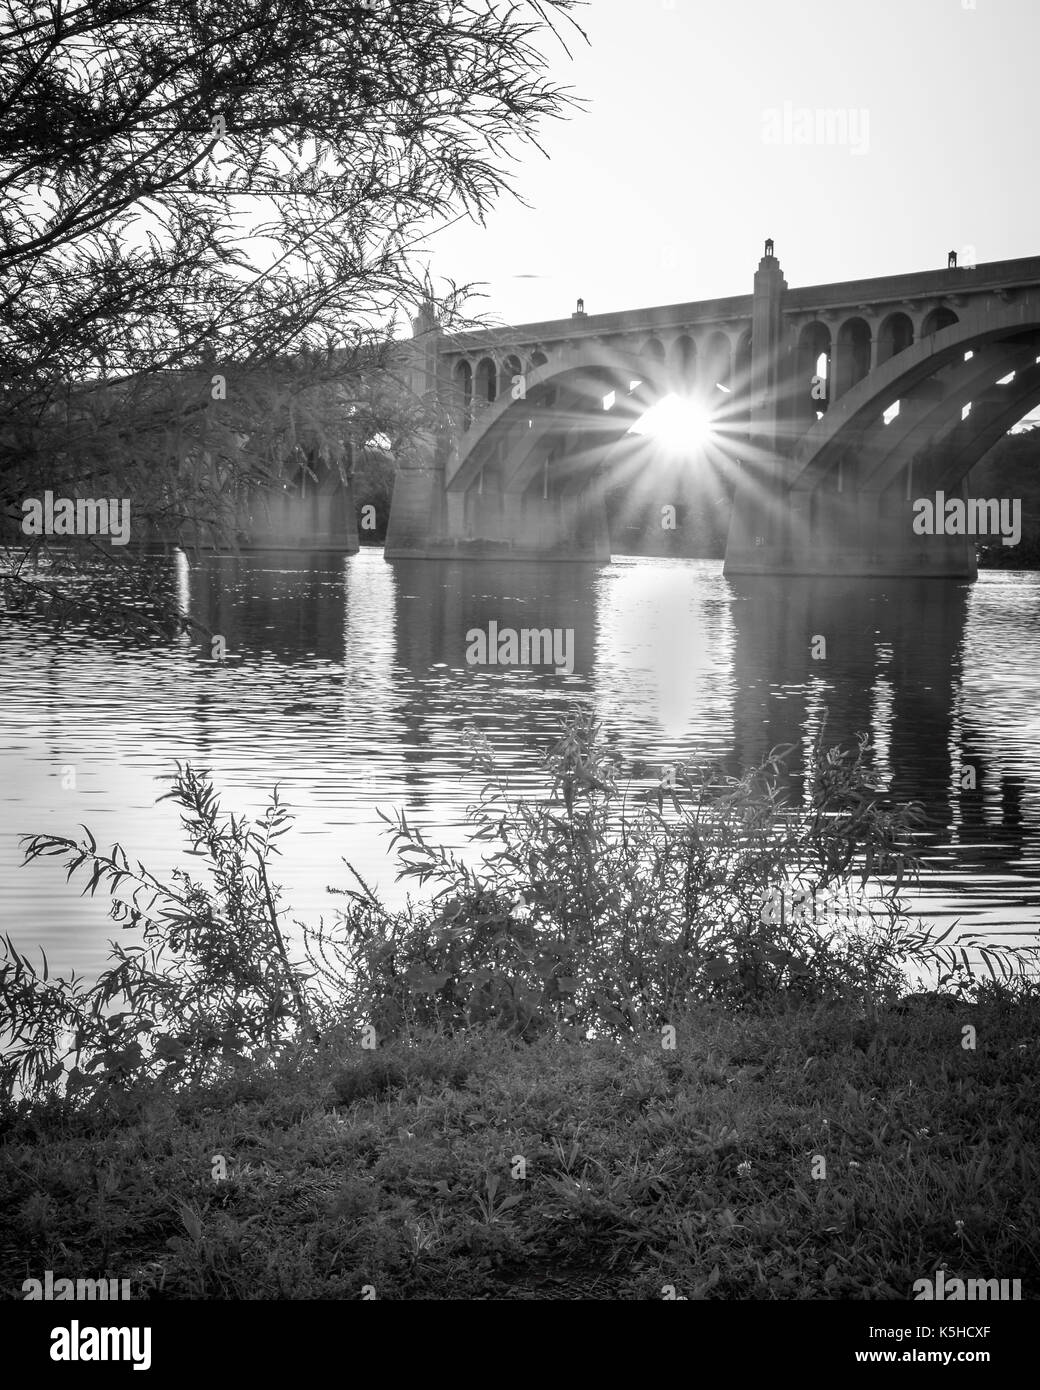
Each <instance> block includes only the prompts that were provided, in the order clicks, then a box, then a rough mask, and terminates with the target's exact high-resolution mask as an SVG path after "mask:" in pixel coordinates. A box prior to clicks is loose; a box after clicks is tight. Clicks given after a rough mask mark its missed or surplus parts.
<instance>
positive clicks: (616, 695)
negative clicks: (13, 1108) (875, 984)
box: [0, 549, 1040, 978]
mask: <svg viewBox="0 0 1040 1390" xmlns="http://www.w3.org/2000/svg"><path fill="white" fill-rule="evenodd" d="M141 563H147V564H150V565H159V566H164V567H167V568H168V579H169V584H170V586H171V589H172V590H174V591H176V592H177V593H178V595H179V598H180V600H181V602H182V603H183V604H185V605H187V607H188V608H189V610H190V611H191V613H192V614H193V616H195V617H196V618H198V619H199V620H200V621H201V622H203V623H205V624H206V625H207V626H208V627H210V628H211V629H212V630H213V631H214V632H216V633H219V634H220V635H221V636H223V638H224V639H225V642H226V644H227V656H226V658H225V659H224V660H223V661H214V660H212V659H211V658H210V655H209V651H210V649H209V647H202V646H200V645H199V643H198V641H197V640H196V641H195V642H194V643H192V641H191V639H189V638H188V637H187V636H185V637H183V638H181V639H180V640H179V641H177V642H174V643H172V644H171V643H163V644H155V643H153V644H150V645H149V644H141V643H137V642H130V641H127V640H126V639H123V638H119V637H117V636H114V635H110V636H109V635H101V636H87V635H85V634H84V633H82V632H78V631H76V630H75V629H72V628H66V629H65V630H64V631H61V632H59V631H56V630H53V629H51V628H49V627H48V626H47V625H46V624H45V623H40V622H39V621H35V622H32V623H29V622H28V621H24V620H21V619H17V618H16V619H12V618H11V617H10V616H8V617H7V619H6V620H5V621H3V622H2V623H0V788H2V791H0V922H2V923H3V928H4V930H6V931H9V932H11V933H12V934H13V936H14V938H15V940H16V942H17V943H18V944H19V945H20V946H21V947H24V948H30V947H35V946H43V947H44V948H45V950H46V952H47V957H48V960H49V963H50V966H51V969H52V970H55V969H57V970H59V971H68V970H69V969H71V968H75V969H76V970H77V971H79V972H81V973H82V974H84V975H85V976H87V977H88V978H92V977H93V976H94V975H96V973H97V971H98V969H99V968H100V966H101V964H102V962H103V959H104V956H105V943H106V941H107V939H108V938H109V937H110V936H112V935H114V934H115V933H116V930H117V929H116V928H115V926H114V925H113V924H112V923H111V922H110V921H109V919H108V917H107V911H106V907H107V904H106V902H104V901H102V899H101V898H100V897H99V898H98V900H97V901H93V902H92V901H91V900H90V899H83V898H81V897H79V896H78V890H77V887H76V886H75V883H74V884H73V886H69V885H67V884H66V882H65V876H64V871H63V870H61V869H60V868H59V867H58V865H57V864H56V863H48V862H38V863H36V864H33V865H30V866H28V867H21V866H20V865H21V858H22V855H21V851H20V849H19V845H18V838H19V836H20V835H22V834H25V833H35V832H41V831H44V832H52V833H60V834H69V835H72V834H75V833H77V825H78V824H79V823H81V822H82V823H84V824H86V825H88V826H89V827H90V829H91V830H92V831H93V832H94V833H95V835H96V836H97V838H98V839H99V840H100V841H102V842H103V843H105V844H106V845H107V844H109V843H111V842H112V841H118V842H120V843H121V844H122V845H123V846H124V847H125V848H126V849H127V851H128V853H129V854H130V856H131V858H132V859H138V858H139V859H141V860H142V861H143V862H144V864H145V865H146V866H147V867H148V868H150V869H152V870H153V871H154V872H156V873H157V874H158V875H159V876H160V877H162V876H164V875H165V873H166V872H167V870H168V869H169V868H170V867H171V866H172V865H173V864H174V863H179V862H183V857H182V855H181V852H180V851H181V840H180V836H179V833H178V826H177V817H176V813H175V811H174V810H173V809H171V807H170V804H169V803H168V802H163V803H162V804H161V805H158V806H157V805H155V804H154V803H155V798H156V797H157V796H159V795H160V794H161V792H162V791H163V790H164V789H165V788H164V786H163V785H162V782H161V781H160V780H157V779H161V778H162V777H164V776H165V775H167V774H168V773H169V772H170V771H171V770H172V767H173V764H174V762H175V760H177V759H180V760H181V761H182V762H183V761H191V762H194V763H196V764H199V765H202V766H205V767H208V768H210V769H211V770H212V772H213V774H214V776H215V778H216V781H217V785H218V787H219V788H220V790H221V792H222V794H223V796H224V798H225V801H226V804H227V806H228V808H229V809H233V810H235V811H236V812H237V811H246V812H255V811H258V810H259V809H260V808H261V806H262V805H263V802H264V797H265V793H266V791H267V789H268V788H269V787H270V786H271V785H272V784H273V783H274V782H276V781H277V782H278V783H279V784H280V789H281V795H282V797H283V799H284V800H285V801H287V802H288V803H289V804H290V806H291V807H292V808H293V809H294V811H295V812H296V815H297V820H296V824H295V828H294V831H293V833H292V834H291V835H289V836H288V837H287V838H286V839H285V840H283V841H282V845H283V857H282V860H281V862H279V863H278V865H277V871H276V874H275V877H276V878H277V879H278V880H279V881H280V882H281V883H282V884H283V885H284V887H285V901H286V903H288V904H290V905H291V907H292V909H293V911H294V914H295V915H296V916H298V917H305V918H308V919H310V920H314V919H316V918H317V916H318V915H319V914H321V913H323V912H324V913H328V912H330V910H331V909H332V907H334V906H335V901H336V900H335V899H333V898H330V897H329V895H328V894H327V892H326V887H327V885H329V884H332V885H334V886H340V887H342V886H345V885H346V884H347V883H348V881H349V877H348V875H347V872H346V870H345V869H344V868H343V866H342V864H341V862H340V860H341V858H342V857H346V858H348V859H350V860H351V861H352V862H353V863H354V864H356V865H357V867H358V869H359V870H360V871H361V873H362V874H364V875H365V877H366V878H367V879H368V880H369V881H370V882H371V883H372V884H373V885H375V886H377V887H378V888H379V890H380V891H381V892H382V894H383V895H384V896H385V897H386V898H387V899H388V900H390V901H392V902H398V903H399V902H401V901H403V897H404V887H403V886H402V885H400V884H397V883H395V880H394V864H393V861H392V860H391V859H390V858H389V857H388V853H387V835H386V833H385V827H384V826H383V824H382V822H381V821H380V820H379V818H378V816H377V810H378V809H380V808H382V809H383V810H385V811H392V810H394V809H396V808H401V809H404V810H405V811H406V812H407V814H408V818H409V820H410V821H413V822H414V823H416V824H418V825H420V826H421V827H422V828H423V830H424V832H425V833H426V834H427V836H428V837H429V838H434V839H440V840H442V841H443V842H445V843H449V844H452V845H455V846H458V845H461V844H462V843H463V842H464V829H463V827H464V812H465V807H466V805H467V804H468V803H469V802H470V801H472V800H473V799H474V797H475V795H476V793H477V791H478V790H479V781H478V779H477V778H476V777H475V776H474V775H473V774H470V773H468V772H467V754H466V750H465V747H464V744H463V740H462V737H461V735H462V731H463V728H464V726H465V725H467V724H469V723H472V724H475V725H477V726H479V727H480V728H481V729H483V730H484V732H485V733H486V734H487V735H488V737H489V739H490V740H491V743H492V745H493V746H494V748H495V749H496V752H497V753H498V754H499V755H500V759H501V763H502V766H503V767H504V768H505V770H506V771H507V772H508V773H509V775H510V778H511V780H512V781H513V784H514V786H516V787H517V788H523V787H534V786H535V785H536V783H537V766H536V757H535V750H537V749H539V748H542V747H544V746H545V745H546V744H547V742H548V741H549V739H550V738H551V737H552V735H553V733H554V732H555V730H556V728H557V726H558V721H559V718H560V716H561V715H562V714H563V712H564V711H565V710H566V709H567V707H568V706H569V705H570V703H571V702H572V701H573V700H574V699H575V698H576V697H581V698H584V699H586V700H589V701H591V702H592V704H593V706H594V707H595V709H596V710H597V712H598V713H599V714H600V716H601V717H602V718H603V720H604V721H605V723H606V725H607V728H608V730H609V731H610V732H611V733H612V734H614V735H616V736H617V740H618V745H619V747H620V748H621V750H622V751H623V752H624V753H625V754H627V755H630V756H632V757H636V758H642V759H645V760H646V761H647V762H648V763H650V764H652V765H653V766H655V767H661V766H664V765H666V764H668V763H671V762H676V761H678V760H680V759H689V758H713V759H719V760H722V761H723V762H724V763H725V764H726V765H727V766H728V767H729V768H730V769H732V770H737V769H738V768H739V767H741V766H746V765H747V764H749V763H750V762H751V761H754V760H757V759H759V758H761V757H762V756H763V755H764V754H765V753H766V752H768V750H769V749H770V748H771V747H773V746H775V745H777V744H784V743H791V744H796V745H799V746H801V747H804V746H805V745H806V744H808V743H811V741H812V739H813V737H814V735H815V732H816V730H817V729H818V728H819V727H820V722H821V720H822V719H823V718H824V716H825V713H826V718H827V730H828V740H829V741H831V742H839V741H850V740H852V739H853V738H854V736H855V734H856V733H857V732H858V731H859V730H869V731H870V733H871V734H872V737H873V739H874V743H875V749H874V760H875V767H876V769H877V771H878V772H879V773H880V774H881V776H882V777H883V779H884V782H885V785H886V786H887V787H888V788H889V790H890V791H891V793H892V795H894V796H895V797H897V798H898V799H914V800H918V801H921V802H923V804H924V806H925V808H926V810H927V811H928V814H929V816H930V817H931V828H930V830H929V832H928V834H927V836H926V837H925V840H924V843H923V848H924V850H925V852H926V854H927V857H928V867H927V872H926V875H925V878H924V881H923V883H922V885H921V889H920V892H918V893H917V894H916V895H915V897H914V899H913V906H914V909H915V911H917V912H919V913H921V914H922V915H923V916H925V917H927V918H928V919H929V920H932V921H936V922H942V923H944V924H947V923H949V922H952V921H955V920H957V921H959V922H960V924H961V928H963V929H964V930H970V931H975V932H982V933H984V934H985V935H986V936H988V937H990V938H991V939H993V940H1007V941H1027V940H1029V939H1030V938H1032V937H1034V936H1035V934H1036V931H1037V928H1038V926H1040V856H1038V849H1040V760H1038V758H1037V748H1038V746H1040V624H1038V623H1037V612H1038V606H1040V575H1038V574H1036V573H1027V572H1017V571H991V572H983V573H982V574H981V575H980V578H979V580H978V582H977V583H975V584H960V583H946V582H942V581H934V580H933V581H928V580H921V581H916V580H858V579H841V578H829V579H822V580H815V579H812V580H810V579H806V580H790V579H785V580H775V579H762V580H727V579H725V578H723V575H722V565H721V561H715V560H679V559H675V560H672V559H646V558H624V557H621V558H618V559H616V560H615V561H614V562H613V563H612V564H611V565H609V566H607V567H605V568H596V567H592V566H585V565H579V564H555V565H551V564H546V565H534V564H508V563H503V562H500V561H494V562H487V563H479V562H459V563H450V562H440V561H436V562H435V561H424V562H409V563H399V564H396V565H389V564H387V563H386V562H385V561H384V559H383V556H382V552H381V551H380V550H377V549H365V550H362V551H361V553H360V554H358V555H354V556H349V557H343V556H338V555H303V554H299V553H293V554H252V555H246V556H208V557H200V558H197V559H193V560H192V561H191V562H189V560H188V559H187V557H185V556H184V555H183V554H180V553H177V554H174V555H171V556H168V557H156V558H152V559H150V560H147V561H141ZM492 622H495V623H497V624H498V625H499V627H500V628H502V627H506V626H512V627H514V628H523V627H538V628H542V627H548V628H559V629H562V630H567V629H571V630H573V634H574V648H573V658H574V662H573V673H572V674H570V675H566V674H557V673H556V671H555V669H553V668H552V667H545V668H517V667H506V666H494V667H490V666H489V667H485V668H477V667H473V666H469V665H467V662H466V650H467V639H466V634H467V632H468V631H469V630H471V629H482V630H484V631H487V630H488V627H489V624H490V623H492ZM821 636H822V637H824V638H825V639H826V654H825V656H824V655H821V647H820V644H819V643H818V642H815V641H814V639H816V638H818V637H821ZM814 648H815V651H816V653H817V655H816V656H814V654H813V652H814ZM968 765H970V766H971V767H973V768H974V769H975V777H976V782H977V785H976V787H975V788H974V789H971V788H970V787H969V788H964V787H962V785H961V783H962V780H964V779H963V778H962V771H963V769H964V768H965V766H968ZM70 770H71V774H70ZM796 770H797V769H796Z"/></svg>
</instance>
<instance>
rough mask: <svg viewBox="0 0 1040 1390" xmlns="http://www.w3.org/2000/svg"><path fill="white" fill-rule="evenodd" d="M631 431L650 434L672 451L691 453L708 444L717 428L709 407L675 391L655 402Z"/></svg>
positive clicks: (632, 432)
mask: <svg viewBox="0 0 1040 1390" xmlns="http://www.w3.org/2000/svg"><path fill="white" fill-rule="evenodd" d="M629 433H630V434H645V435H648V436H649V437H650V438H651V439H653V440H655V441H656V442H657V443H658V444H660V445H661V446H662V447H663V448H665V449H667V450H668V451H669V452H670V453H688V452H690V451H692V450H695V449H697V448H699V447H700V446H701V445H703V444H707V443H708V441H709V440H710V439H711V438H712V436H713V434H714V427H713V422H712V418H711V412H710V411H709V410H707V409H706V407H705V406H703V405H700V404H698V402H697V401H693V400H690V399H689V397H687V396H677V395H676V394H675V393H674V392H672V393H671V394H670V395H667V396H664V397H663V398H662V399H661V400H659V401H658V402H657V404H656V405H652V406H651V407H650V409H649V410H648V411H646V413H645V414H644V415H642V416H641V417H640V418H639V419H638V420H637V421H636V423H635V424H634V425H633V426H632V428H631V429H630V430H629Z"/></svg>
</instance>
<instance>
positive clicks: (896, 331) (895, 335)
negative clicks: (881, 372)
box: [877, 309, 914, 367]
mask: <svg viewBox="0 0 1040 1390" xmlns="http://www.w3.org/2000/svg"><path fill="white" fill-rule="evenodd" d="M913 343H914V324H913V320H912V319H911V317H910V315H909V314H904V313H903V311H902V310H901V309H897V310H896V312H895V313H893V314H889V315H888V316H887V317H886V318H885V319H884V320H883V321H882V324H881V327H880V328H879V329H878V352H877V361H878V366H879V367H880V366H882V365H883V364H884V363H885V362H887V361H889V359H890V358H892V357H896V356H898V355H899V353H901V352H905V351H906V350H907V348H909V347H913Z"/></svg>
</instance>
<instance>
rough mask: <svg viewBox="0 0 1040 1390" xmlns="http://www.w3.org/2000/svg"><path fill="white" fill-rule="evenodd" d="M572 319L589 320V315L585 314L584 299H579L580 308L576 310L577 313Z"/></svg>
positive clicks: (572, 315)
mask: <svg viewBox="0 0 1040 1390" xmlns="http://www.w3.org/2000/svg"><path fill="white" fill-rule="evenodd" d="M571 318H572V319H584V318H588V315H587V314H586V313H585V301H584V299H579V300H578V307H577V309H576V310H575V312H574V313H573V314H571Z"/></svg>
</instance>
